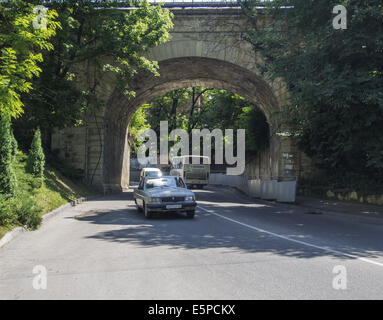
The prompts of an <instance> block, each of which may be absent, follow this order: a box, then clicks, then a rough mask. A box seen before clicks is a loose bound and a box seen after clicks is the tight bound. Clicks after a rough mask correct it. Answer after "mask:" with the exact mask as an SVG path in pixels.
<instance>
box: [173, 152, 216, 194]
mask: <svg viewBox="0 0 383 320" xmlns="http://www.w3.org/2000/svg"><path fill="white" fill-rule="evenodd" d="M171 163H172V166H171V170H170V175H171V176H180V177H182V178H183V179H184V181H185V182H186V184H187V185H190V186H193V185H196V186H197V187H198V188H201V189H203V187H204V186H207V185H208V183H209V176H210V158H209V157H206V156H195V155H187V156H180V157H173V158H172V161H171Z"/></svg>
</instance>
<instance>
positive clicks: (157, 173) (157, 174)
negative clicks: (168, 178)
mask: <svg viewBox="0 0 383 320" xmlns="http://www.w3.org/2000/svg"><path fill="white" fill-rule="evenodd" d="M146 176H147V177H161V176H162V174H161V172H160V171H147V172H146Z"/></svg>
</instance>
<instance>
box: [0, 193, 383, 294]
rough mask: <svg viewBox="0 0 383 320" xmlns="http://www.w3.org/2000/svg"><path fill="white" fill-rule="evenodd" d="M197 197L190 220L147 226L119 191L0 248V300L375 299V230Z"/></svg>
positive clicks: (378, 241)
mask: <svg viewBox="0 0 383 320" xmlns="http://www.w3.org/2000/svg"><path fill="white" fill-rule="evenodd" d="M194 191H195V193H196V196H197V201H198V204H199V208H198V209H197V213H196V217H195V219H187V218H186V217H185V216H184V215H182V214H165V215H164V214H162V215H155V217H154V218H153V219H150V220H147V219H145V218H144V216H143V214H142V213H138V212H137V210H136V208H135V206H134V204H133V201H132V193H131V192H126V193H124V194H120V195H113V196H108V197H104V198H100V199H98V200H95V201H90V202H88V203H84V204H81V205H79V206H77V207H73V208H70V209H68V210H67V211H65V212H64V213H62V214H60V215H58V216H57V217H55V218H53V219H51V220H50V221H48V222H47V223H46V224H44V225H43V226H42V227H41V228H40V229H39V230H37V231H34V232H28V233H24V234H22V235H20V236H19V237H17V238H16V239H15V240H13V241H12V242H11V243H9V244H8V245H6V246H5V247H4V248H3V249H0V298H1V299H89V298H90V299H357V298H359V299H383V225H379V224H372V223H370V222H366V223H361V222H360V221H355V220H353V219H348V217H347V216H332V215H331V214H326V213H323V214H309V213H310V212H308V210H307V208H306V209H305V208H304V207H299V206H291V205H281V204H278V205H276V204H272V203H267V202H262V201H256V200H252V199H249V198H247V197H245V196H243V195H242V194H240V193H238V192H237V191H235V190H232V189H228V188H223V187H209V188H207V189H206V190H194ZM311 213H312V212H311ZM36 266H40V267H37V268H36ZM34 268H35V269H34ZM44 270H46V283H45V282H44V281H45V278H44V276H45V274H44V272H42V271H44ZM33 271H35V273H33ZM42 277H43V278H44V279H43V278H42ZM45 284H46V287H45ZM44 288H45V289H44Z"/></svg>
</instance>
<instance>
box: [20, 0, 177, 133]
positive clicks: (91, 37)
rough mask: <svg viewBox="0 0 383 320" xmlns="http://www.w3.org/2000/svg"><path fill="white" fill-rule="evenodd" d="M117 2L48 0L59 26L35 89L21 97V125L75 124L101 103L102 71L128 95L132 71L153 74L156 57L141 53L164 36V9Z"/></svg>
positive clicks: (167, 23)
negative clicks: (23, 111)
mask: <svg viewBox="0 0 383 320" xmlns="http://www.w3.org/2000/svg"><path fill="white" fill-rule="evenodd" d="M121 5H123V4H121V3H120V2H118V1H90V0H88V1H86V0H83V1H73V0H68V1H63V2H53V3H51V4H49V7H50V8H52V9H54V10H56V11H57V12H58V14H59V21H60V24H61V26H62V29H61V30H60V31H59V32H57V35H56V37H55V38H54V39H53V45H54V50H53V51H52V52H50V53H49V54H48V55H47V56H46V57H45V59H44V63H43V65H42V69H43V73H42V75H41V77H40V78H39V79H37V80H36V82H35V85H34V86H35V88H36V90H34V91H33V92H31V94H30V95H28V97H26V99H27V104H28V106H29V109H28V113H27V114H26V117H24V118H23V119H22V121H23V122H24V123H26V125H28V126H32V128H33V127H37V126H40V128H41V129H42V130H43V131H44V132H45V131H46V130H50V129H51V128H53V127H58V128H62V127H65V126H71V125H77V124H81V120H82V118H83V116H84V114H85V113H86V112H87V111H89V110H95V109H97V108H99V107H100V105H101V104H102V102H101V101H100V100H99V98H100V96H102V94H100V88H101V85H102V83H101V79H105V78H104V76H105V75H106V74H109V75H110V77H109V76H108V81H110V85H111V86H113V85H114V86H119V87H120V88H121V90H123V91H124V92H125V93H126V94H128V95H133V94H134V92H133V91H132V90H131V89H130V88H129V87H128V85H127V83H128V80H129V79H130V78H131V77H132V76H133V75H135V74H136V73H137V72H138V71H140V70H141V71H148V72H152V73H154V74H158V65H157V62H155V61H151V60H149V59H147V58H146V57H145V53H146V52H147V51H148V50H149V49H150V48H151V47H154V46H156V45H158V44H160V43H163V42H165V41H167V40H168V39H169V30H170V29H171V28H172V22H171V14H170V12H169V11H168V10H163V9H162V8H161V7H160V6H159V5H156V6H154V5H150V4H149V3H148V2H147V1H127V3H126V4H125V6H127V7H136V9H134V10H121V9H119V8H118V6H121ZM112 79H116V82H115V83H113V82H112ZM79 84H80V85H81V86H79ZM97 93H98V95H97ZM24 123H23V127H25V126H24Z"/></svg>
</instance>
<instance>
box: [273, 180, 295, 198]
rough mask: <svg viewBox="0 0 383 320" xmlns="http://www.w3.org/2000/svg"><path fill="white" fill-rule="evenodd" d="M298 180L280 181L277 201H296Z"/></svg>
mask: <svg viewBox="0 0 383 320" xmlns="http://www.w3.org/2000/svg"><path fill="white" fill-rule="evenodd" d="M296 190H297V181H296V180H294V181H278V182H277V197H276V199H277V201H278V202H295V196H296Z"/></svg>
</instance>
